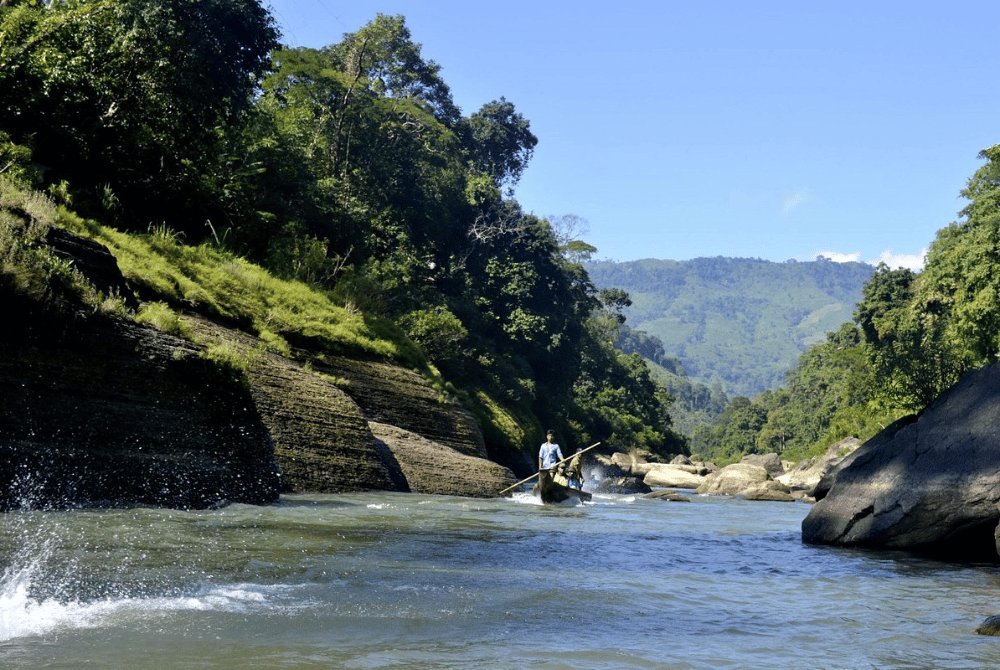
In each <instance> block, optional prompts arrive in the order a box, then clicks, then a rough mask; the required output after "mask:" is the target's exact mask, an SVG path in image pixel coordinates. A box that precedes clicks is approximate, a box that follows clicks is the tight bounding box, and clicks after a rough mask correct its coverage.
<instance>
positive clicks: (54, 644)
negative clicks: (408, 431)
mask: <svg viewBox="0 0 1000 670" xmlns="http://www.w3.org/2000/svg"><path fill="white" fill-rule="evenodd" d="M807 513H808V507H807V506H806V505H804V504H800V503H767V502H746V501H742V500H738V499H730V498H715V497H698V496H692V499H691V502H688V503H684V502H664V501H656V500H647V499H643V498H640V497H630V496H607V497H595V499H594V500H593V501H592V502H591V503H588V504H585V505H579V506H571V507H561V506H551V507H549V506H546V507H543V506H540V505H538V504H535V503H534V501H533V500H532V499H531V498H530V497H529V496H527V495H524V494H518V495H517V496H515V498H513V499H493V500H474V499H466V498H449V497H440V496H421V495H411V494H352V495H337V496H320V495H294V496H286V497H284V498H283V499H282V502H281V503H280V504H277V505H273V506H266V507H252V506H244V505H233V506H230V507H226V508H223V509H219V510H213V511H198V512H184V511H176V510H160V509H130V510H74V511H67V512H24V513H10V514H6V515H4V516H3V518H2V520H0V522H2V523H3V524H4V533H3V539H2V544H0V560H2V567H3V575H2V583H0V668H32V669H36V668H72V669H74V670H76V669H78V668H100V669H102V670H103V669H109V668H122V669H128V670H139V669H143V668H152V669H156V670H167V669H173V668H177V669H181V668H183V669H185V670H190V669H194V668H213V669H214V668H226V669H229V668H265V669H272V668H273V669H279V668H281V669H287V668H394V669H402V668H421V669H423V668H454V669H463V670H465V669H479V668H481V669H489V670H496V669H498V668H542V669H556V668H567V669H569V668H573V669H580V668H601V669H603V668H609V669H611V668H614V669H617V668H671V669H684V668H704V669H709V668H710V669H712V670H716V669H720V668H739V669H745V668H810V669H814V670H815V669H823V668H829V669H846V668H907V669H914V670H915V669H928V670H930V669H935V670H940V669H943V668H975V669H977V670H978V669H980V668H991V667H998V666H1000V638H990V637H982V636H978V635H976V634H975V633H974V629H975V627H976V626H977V625H978V624H979V623H980V622H981V621H982V620H983V619H984V618H985V617H986V616H989V615H992V614H997V613H1000V568H998V567H997V566H992V565H989V566H988V565H951V564H943V563H935V562H931V561H926V560H922V559H918V558H915V557H912V556H908V555H905V554H879V553H865V552H859V551H852V550H844V549H832V548H823V547H813V546H808V545H803V544H802V543H801V541H800V534H799V525H800V523H801V521H802V518H803V517H804V516H805V515H806V514H807Z"/></svg>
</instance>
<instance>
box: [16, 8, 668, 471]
mask: <svg viewBox="0 0 1000 670" xmlns="http://www.w3.org/2000/svg"><path fill="white" fill-rule="evenodd" d="M279 39H280V35H279V33H278V31H277V28H276V25H275V22H274V19H273V17H272V16H270V15H269V14H268V12H267V11H266V10H265V9H264V8H263V7H262V6H261V5H260V4H259V3H258V2H257V1H256V0H193V1H189V0H185V1H184V2H180V1H175V0H167V1H165V2H150V1H148V0H125V1H111V0H66V1H65V2H58V3H39V2H33V1H32V2H28V1H27V0H9V1H8V2H6V3H4V4H3V6H0V90H3V91H4V95H3V96H2V97H0V179H2V180H3V181H4V182H5V184H4V185H3V186H2V188H3V190H4V192H6V193H8V194H11V195H10V198H11V199H12V200H11V201H13V200H16V199H20V200H21V201H23V202H24V203H29V202H30V203H40V204H37V207H40V208H42V209H43V210H44V211H42V209H30V208H28V207H27V206H22V205H10V206H7V207H6V209H5V210H4V211H5V213H4V214H3V215H2V216H0V228H3V231H2V232H0V242H2V243H3V248H2V249H0V254H2V255H3V258H4V266H3V268H2V269H0V275H2V276H0V290H3V291H4V293H6V294H10V295H15V294H16V295H19V296H22V297H23V295H25V293H26V292H32V291H33V292H34V294H37V295H41V294H43V293H44V292H45V291H46V290H48V289H47V288H46V287H48V286H49V284H50V283H51V282H52V281H53V280H54V278H59V277H62V276H63V275H65V274H66V273H72V267H70V266H66V267H62V266H60V263H61V261H59V259H58V258H56V257H54V256H47V255H45V253H44V252H43V251H39V246H38V245H37V244H36V241H33V240H32V239H31V237H30V234H29V232H28V231H29V230H30V229H33V228H36V227H40V226H43V225H46V224H54V225H60V226H64V227H66V228H69V229H71V230H73V231H75V232H77V233H80V234H84V235H86V236H88V237H91V238H93V239H95V240H97V241H99V242H100V243H101V244H104V245H106V246H107V247H108V248H109V249H111V250H112V253H113V254H114V255H115V257H116V259H117V261H118V264H119V267H120V268H121V269H122V271H123V273H124V274H125V276H126V277H127V279H128V280H129V282H130V285H131V286H132V287H133V288H134V289H135V290H136V291H137V293H138V294H139V297H140V299H141V300H142V301H143V302H144V303H145V305H146V306H145V307H144V308H143V311H141V312H138V313H137V314H136V315H132V316H130V318H139V319H140V320H145V321H147V322H149V323H155V324H159V325H160V326H161V327H163V328H167V329H170V328H179V326H178V325H177V323H178V322H177V320H176V319H174V318H172V316H171V315H172V314H177V313H180V312H183V311H193V312H197V313H200V314H203V315H205V316H208V317H210V318H213V319H220V320H224V321H226V322H227V323H230V324H235V325H238V326H239V327H241V328H243V329H246V330H248V331H250V332H253V333H254V334H256V335H258V336H260V337H261V339H263V340H264V341H265V342H266V343H267V346H268V347H269V348H271V349H272V350H273V351H276V352H278V353H288V352H289V351H290V350H291V348H293V347H308V348H310V349H313V350H319V351H323V352H328V353H332V354H337V355H349V356H378V357H384V358H390V359H393V360H395V361H397V362H400V363H403V364H405V365H408V366H410V367H411V368H413V369H416V370H419V371H420V372H421V373H422V374H424V375H426V376H428V377H431V378H433V379H435V380H436V382H437V383H439V385H440V388H441V389H442V393H445V394H450V395H451V396H452V397H453V398H457V399H460V400H461V401H462V402H464V403H466V404H467V405H468V406H469V408H470V409H471V410H472V411H473V412H474V414H475V415H476V416H477V418H478V420H479V422H480V424H481V427H482V429H483V432H484V434H485V435H486V436H487V439H488V440H493V441H496V442H500V443H503V446H504V447H506V448H508V449H516V450H524V449H526V450H533V449H534V448H535V446H536V442H537V439H538V438H531V442H530V444H524V441H525V440H524V436H526V435H527V436H532V435H541V434H542V432H543V428H548V427H554V428H557V429H558V430H560V431H561V432H562V433H564V434H565V435H566V436H567V438H566V442H568V443H571V444H572V443H578V444H584V443H591V442H596V441H598V440H602V441H604V442H605V443H606V444H609V445H614V446H617V447H619V448H636V449H644V450H649V451H652V452H654V453H661V454H669V453H683V452H685V451H686V444H685V440H684V439H683V438H682V437H680V436H679V435H678V434H677V433H676V432H675V431H674V430H673V429H672V427H671V425H670V418H669V414H668V411H667V410H668V408H669V405H670V402H671V397H670V396H669V394H668V393H667V392H666V390H665V389H664V388H663V387H662V386H661V385H659V384H657V383H656V382H654V381H653V379H652V377H651V375H650V373H649V370H648V369H647V367H646V366H645V364H644V363H643V361H642V359H641V357H640V356H639V355H638V354H633V355H626V354H623V353H621V352H620V351H618V350H616V349H615V348H614V347H613V342H614V341H615V340H616V339H617V333H618V332H619V330H620V328H621V326H622V319H621V316H620V309H619V304H618V302H617V301H618V300H620V298H621V296H617V295H615V294H613V293H611V294H602V293H601V292H599V291H598V290H597V289H596V288H595V287H594V285H593V283H592V282H591V280H590V278H589V277H588V275H587V273H586V271H585V270H584V269H583V267H582V265H581V264H580V263H581V261H585V260H586V259H587V258H589V256H590V255H591V254H592V253H593V252H594V251H595V250H594V249H593V247H590V246H589V245H587V244H586V243H585V242H584V241H582V240H580V239H576V238H574V237H573V235H572V234H569V231H568V230H560V229H559V227H558V226H559V225H560V224H559V221H560V219H556V218H552V219H545V218H540V217H537V216H535V215H533V214H529V213H526V212H524V211H523V209H522V208H521V206H520V205H519V203H518V202H517V200H516V199H515V197H514V196H515V189H516V186H517V183H518V180H519V178H520V176H521V175H522V173H523V172H524V170H525V169H526V168H527V166H528V164H529V162H530V159H531V157H532V154H533V151H534V148H535V146H536V144H537V142H538V141H539V140H538V138H536V137H535V136H534V134H533V133H532V132H531V129H530V123H529V121H528V119H526V118H524V117H523V116H522V115H521V114H520V113H519V112H518V110H517V109H516V107H515V105H514V103H513V102H510V101H508V100H506V99H504V98H499V99H497V100H493V101H490V102H488V103H486V104H484V105H483V106H482V107H481V108H480V109H479V110H478V111H476V112H474V113H472V114H469V115H467V116H466V115H463V114H462V111H461V110H459V109H458V108H457V107H456V106H455V104H454V103H453V101H452V98H451V92H450V89H449V87H448V85H447V84H446V83H445V81H444V79H443V78H442V76H441V68H440V66H439V65H438V64H437V63H435V62H433V61H429V60H426V59H424V58H423V57H422V55H421V53H420V45H419V44H418V43H417V42H415V41H413V39H412V37H411V35H410V32H409V29H408V28H407V26H406V22H405V19H404V18H403V17H401V16H386V15H378V16H376V17H375V18H374V20H373V21H371V22H370V23H369V24H367V25H366V26H363V27H362V28H360V29H359V30H357V31H356V32H353V33H349V34H347V35H345V36H344V37H343V39H342V40H341V41H340V42H337V43H335V44H331V45H329V46H327V47H324V48H322V49H306V48H299V49H288V48H285V47H282V46H281V44H280V41H279ZM41 194H45V197H44V198H42V197H41ZM32 207H35V205H34V204H33V205H32ZM28 266H31V267H30V268H29V267H28ZM31 268H33V269H31ZM32 277H33V278H34V279H31V280H30V281H29V280H28V279H27V278H32ZM74 281H77V280H74ZM78 283H79V285H80V286H84V287H85V282H83V283H80V282H78ZM81 290H85V288H84V289H81ZM98 297H99V298H100V300H101V301H106V300H109V299H110V300H111V301H112V302H111V303H110V306H109V307H108V308H107V310H108V311H110V312H114V311H116V310H117V312H120V313H123V312H124V311H125V310H124V307H123V303H122V302H121V301H120V300H119V301H117V302H115V297H114V296H95V297H94V299H95V300H97V299H98ZM151 305H152V306H151ZM112 307H114V309H112ZM178 334H182V335H183V332H181V331H178Z"/></svg>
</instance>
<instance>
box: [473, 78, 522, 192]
mask: <svg viewBox="0 0 1000 670" xmlns="http://www.w3.org/2000/svg"><path fill="white" fill-rule="evenodd" d="M459 133H460V134H461V135H462V136H463V138H464V142H465V145H466V147H467V149H468V152H469V157H470V160H471V161H472V164H473V166H474V167H475V169H476V170H478V171H479V172H481V173H482V174H485V175H488V176H489V177H490V178H491V179H492V180H493V183H494V184H495V185H496V186H497V187H498V188H499V187H501V186H503V185H504V184H506V185H507V186H508V187H509V188H513V187H514V186H515V185H516V184H517V182H518V181H520V179H521V175H522V174H524V169H525V168H526V167H527V166H528V163H529V162H530V161H531V157H532V155H533V154H534V151H535V145H537V144H538V138H537V137H535V136H534V135H533V134H532V132H531V124H530V123H529V122H528V120H527V119H525V118H524V117H523V116H521V114H519V113H518V112H517V111H516V110H515V109H514V105H513V104H512V103H510V102H508V101H507V100H506V99H505V98H503V97H501V98H500V99H499V100H494V101H492V102H489V103H487V104H485V105H483V106H482V108H480V110H479V111H478V112H476V113H475V114H473V115H472V116H470V117H469V118H468V119H463V120H462V124H461V128H460V130H459Z"/></svg>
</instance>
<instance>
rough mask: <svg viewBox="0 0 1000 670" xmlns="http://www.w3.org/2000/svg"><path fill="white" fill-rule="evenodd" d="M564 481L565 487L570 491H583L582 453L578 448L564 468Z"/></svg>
mask: <svg viewBox="0 0 1000 670" xmlns="http://www.w3.org/2000/svg"><path fill="white" fill-rule="evenodd" d="M566 479H567V483H566V485H567V486H569V487H570V488H571V489H576V490H577V491H582V490H583V482H584V479H583V453H582V452H581V450H580V448H579V447H577V448H576V454H574V455H573V457H572V458H571V459H569V465H568V466H567V467H566Z"/></svg>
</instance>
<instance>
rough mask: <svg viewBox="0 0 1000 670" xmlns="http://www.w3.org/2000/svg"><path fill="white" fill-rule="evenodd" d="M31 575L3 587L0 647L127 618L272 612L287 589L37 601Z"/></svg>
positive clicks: (9, 580)
mask: <svg viewBox="0 0 1000 670" xmlns="http://www.w3.org/2000/svg"><path fill="white" fill-rule="evenodd" d="M31 574H32V573H31V569H30V568H25V569H23V570H21V571H19V572H18V573H17V574H14V575H11V576H10V577H9V578H7V576H6V575H5V579H4V582H3V584H2V585H0V642H5V641H7V640H11V639H13V638H19V637H29V636H34V635H44V634H46V633H48V632H50V631H53V630H65V629H74V628H94V627H97V626H101V625H103V624H105V623H108V622H114V621H120V619H121V618H123V617H132V616H136V617H149V616H150V615H157V614H163V613H167V612H182V611H195V612H200V611H219V612H245V611H247V610H249V609H254V608H259V607H262V606H267V605H268V604H269V603H270V602H271V600H272V596H273V595H275V593H276V592H277V591H280V590H284V589H286V588H287V587H284V586H261V585H258V584H236V585H230V586H216V587H211V588H205V589H202V590H201V591H199V592H195V593H192V594H190V595H185V596H169V597H167V596H160V597H149V598H113V599H111V598H109V599H106V600H96V601H91V602H60V601H58V600H54V599H52V600H49V599H46V600H41V601H39V600H37V599H35V598H33V597H32V596H31V595H30V593H29V591H30V586H31Z"/></svg>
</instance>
